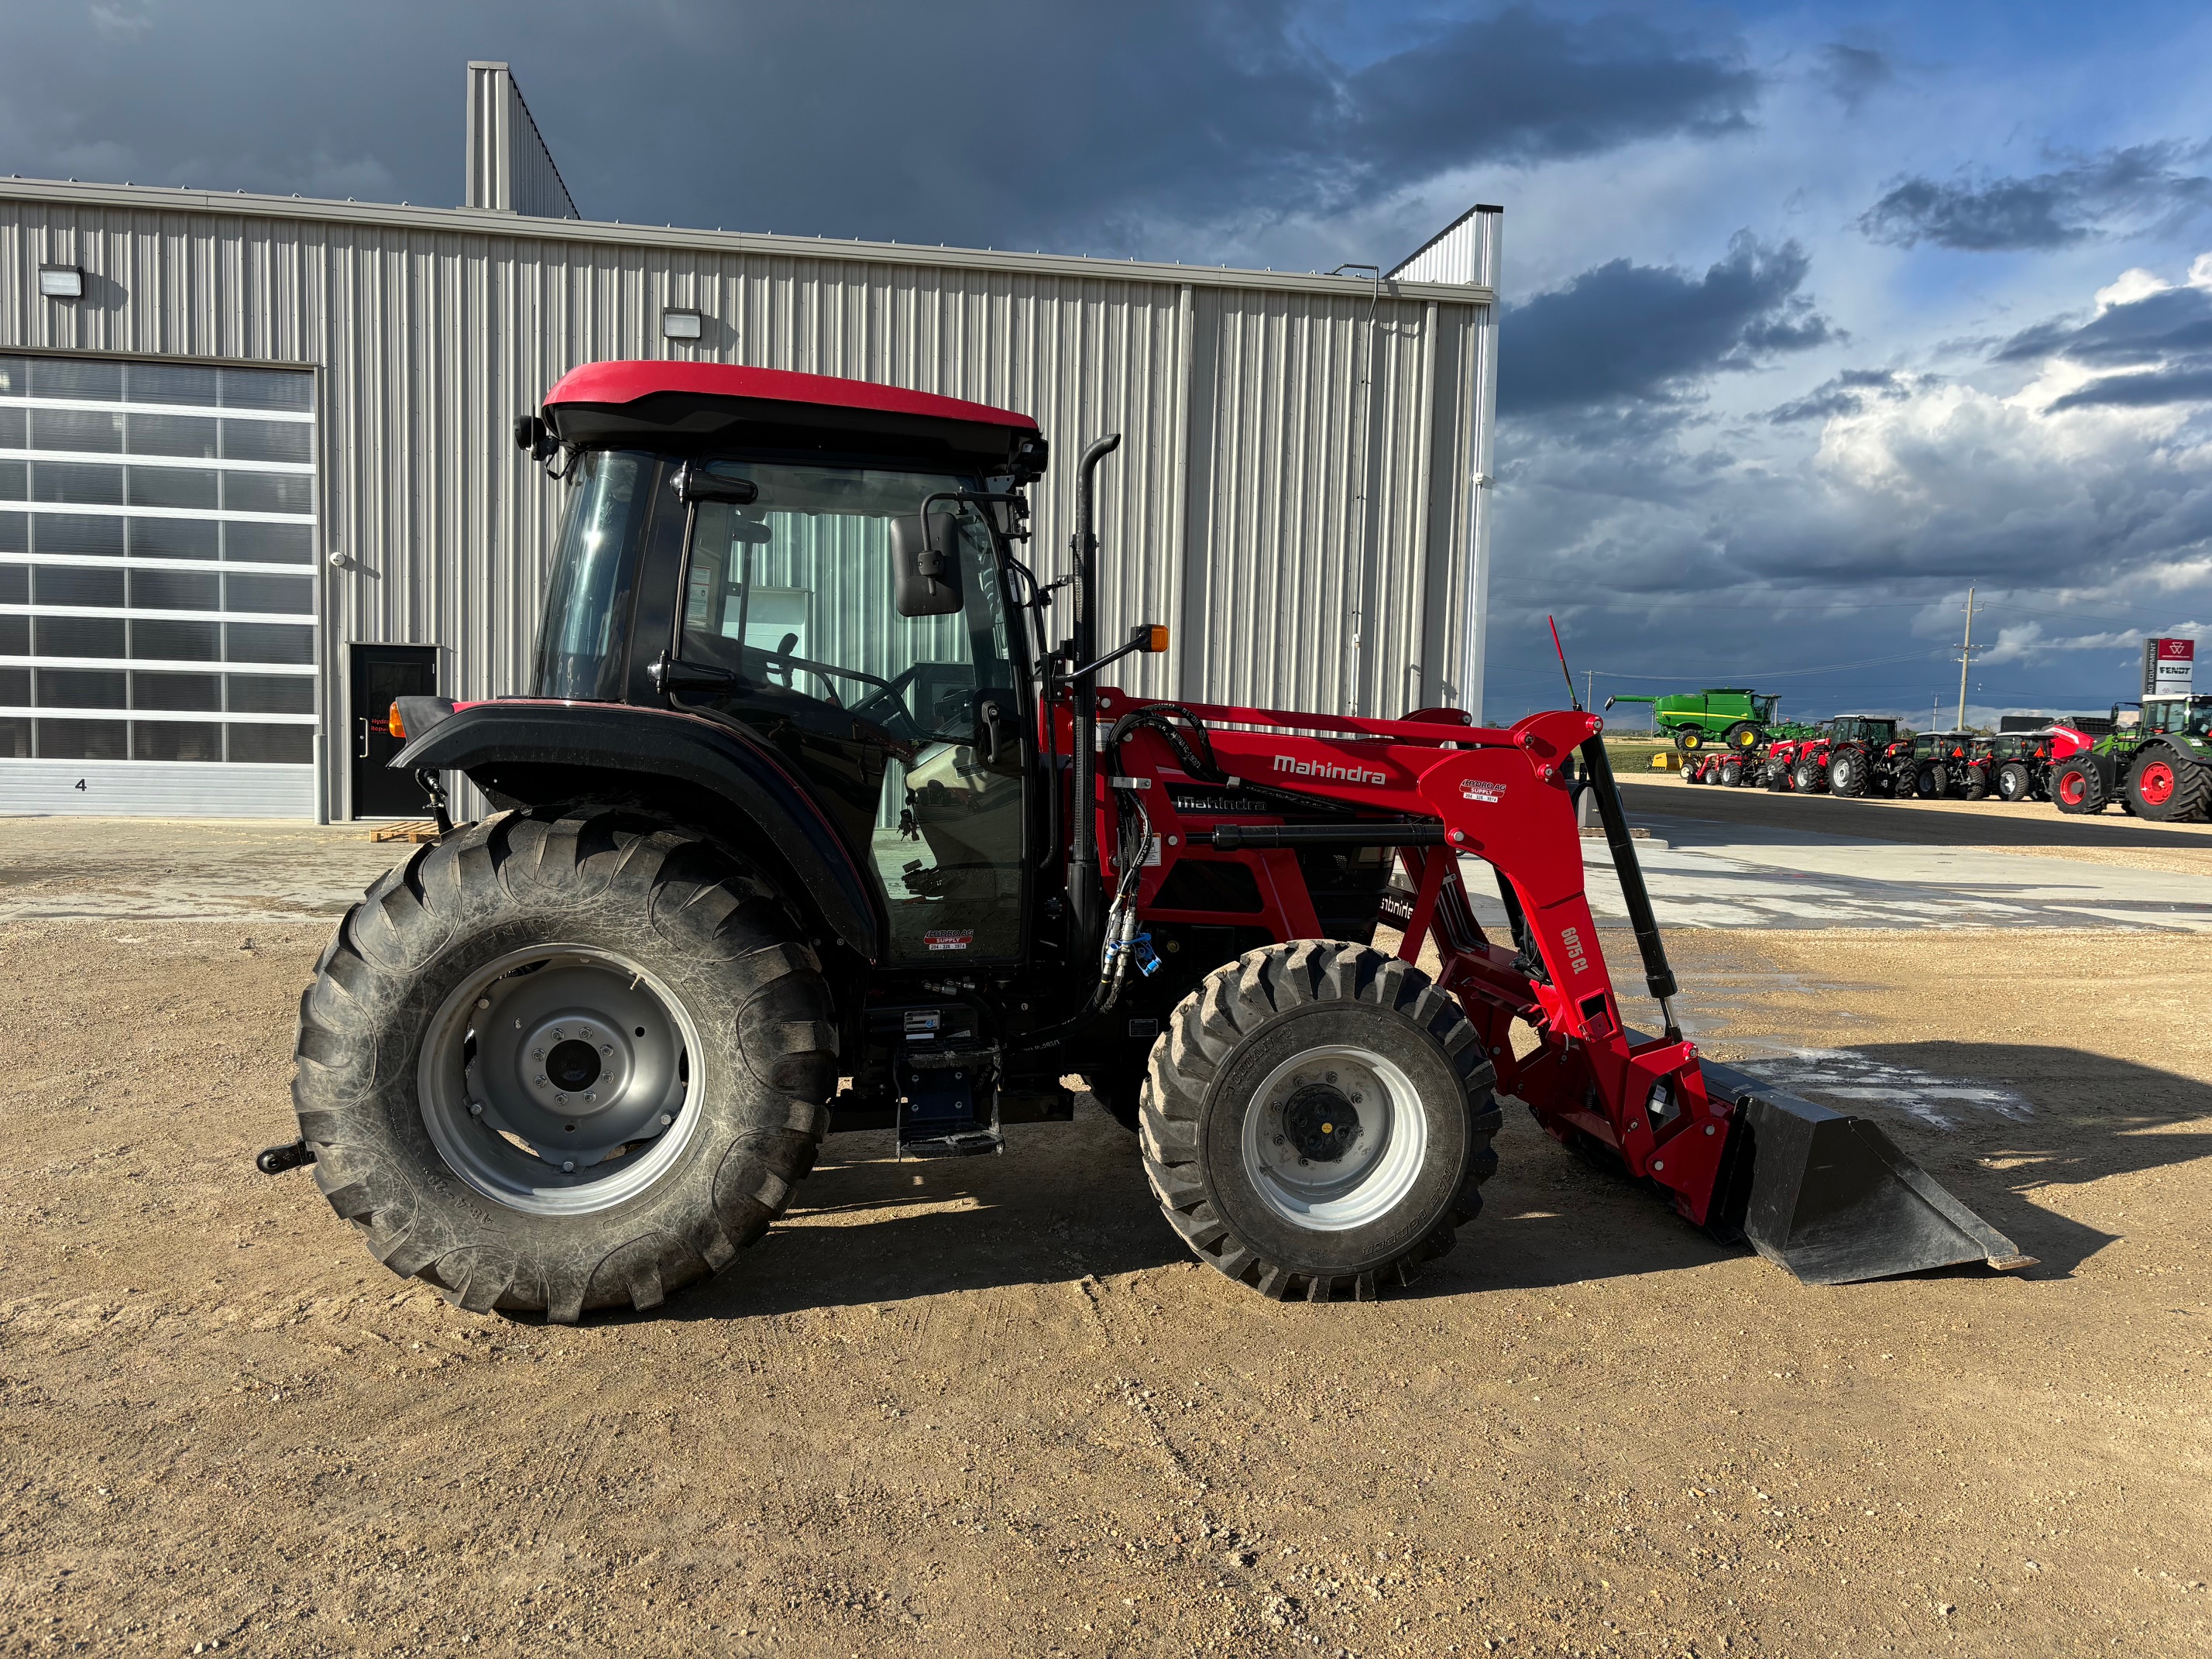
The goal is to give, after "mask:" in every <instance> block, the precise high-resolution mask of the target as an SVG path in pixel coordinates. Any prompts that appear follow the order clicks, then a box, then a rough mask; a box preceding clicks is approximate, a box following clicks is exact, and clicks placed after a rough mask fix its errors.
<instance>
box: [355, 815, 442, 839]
mask: <svg viewBox="0 0 2212 1659" xmlns="http://www.w3.org/2000/svg"><path fill="white" fill-rule="evenodd" d="M368 838H369V839H370V840H371V841H404V842H415V843H418V844H419V843H420V842H426V841H435V840H437V839H438V826H437V825H436V824H435V823H431V822H430V820H429V819H428V818H419V819H415V820H412V821H410V822H409V823H380V824H378V825H377V826H376V828H375V829H372V830H370V831H369V832H368Z"/></svg>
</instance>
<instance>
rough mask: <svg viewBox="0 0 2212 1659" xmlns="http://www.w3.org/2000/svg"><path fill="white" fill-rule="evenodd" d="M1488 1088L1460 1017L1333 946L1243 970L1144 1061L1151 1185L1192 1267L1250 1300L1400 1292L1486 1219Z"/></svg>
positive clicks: (1418, 975) (1389, 969) (1470, 1029)
mask: <svg viewBox="0 0 2212 1659" xmlns="http://www.w3.org/2000/svg"><path fill="white" fill-rule="evenodd" d="M1495 1078H1496V1073H1495V1072H1494V1071H1493V1070H1492V1066H1491V1065H1490V1062H1489V1060H1487V1059H1486V1057H1485V1056H1484V1054H1483V1052H1482V1044H1481V1042H1480V1039H1479V1038H1478V1037H1477V1036H1476V1035H1475V1030H1474V1025H1473V1024H1471V1023H1469V1021H1468V1018H1467V1015H1466V1014H1465V1012H1462V1009H1461V1008H1460V1006H1459V1005H1458V1003H1456V1002H1455V1001H1454V1000H1452V999H1451V998H1449V997H1448V996H1446V995H1444V994H1443V993H1442V992H1441V991H1438V990H1437V988H1436V987H1435V986H1434V985H1433V984H1431V982H1430V981H1429V977H1428V975H1425V974H1424V973H1422V972H1420V971H1419V969H1415V968H1413V967H1409V966H1408V965H1407V963H1404V962H1402V961H1401V960H1400V959H1399V958H1397V957H1389V956H1385V955H1383V953H1382V952H1381V951H1373V950H1368V949H1365V948H1364V947H1362V946H1359V945H1346V944H1342V943H1340V942H1338V941H1335V940H1333V939H1300V940H1297V941H1294V942H1292V943H1291V944H1288V945H1269V946H1267V947H1266V948H1264V949H1261V950H1257V951H1249V952H1247V953H1246V954H1245V955H1244V956H1243V957H1239V958H1238V959H1237V961H1235V962H1232V963H1229V964H1227V965H1226V966H1225V967H1222V968H1218V969H1215V970H1214V971H1213V972H1212V974H1209V975H1207V976H1206V980H1205V981H1204V982H1203V983H1202V984H1200V987H1199V988H1198V989H1197V990H1195V991H1194V992H1193V993H1192V994H1190V995H1189V996H1188V997H1186V998H1185V999H1184V1000H1183V1001H1182V1005H1181V1006H1179V1007H1177V1008H1176V1012H1175V1017H1174V1018H1173V1019H1172V1020H1171V1021H1170V1023H1169V1026H1168V1030H1166V1031H1165V1032H1164V1034H1163V1035H1162V1036H1161V1037H1160V1038H1159V1040H1158V1042H1156V1043H1155V1044H1154V1045H1153V1047H1152V1065H1151V1068H1150V1070H1149V1072H1148V1073H1147V1075H1146V1080H1145V1091H1144V1098H1143V1107H1142V1113H1143V1124H1142V1128H1141V1131H1140V1134H1141V1139H1142V1144H1143V1147H1144V1155H1145V1175H1146V1179H1147V1180H1148V1181H1149V1182H1151V1183H1152V1193H1153V1195H1154V1196H1155V1197H1157V1198H1158V1200H1159V1202H1160V1206H1161V1208H1162V1209H1163V1210H1164V1211H1165V1212H1166V1214H1167V1218H1168V1222H1169V1224H1170V1225H1171V1226H1173V1227H1174V1228H1175V1230H1176V1231H1177V1232H1178V1233H1180V1234H1182V1237H1183V1240H1184V1242H1185V1243H1188V1245H1189V1246H1190V1247H1191V1249H1193V1250H1194V1252H1195V1253H1196V1254H1197V1255H1198V1257H1199V1259H1200V1261H1204V1262H1206V1264H1207V1265H1208V1266H1210V1267H1214V1268H1216V1269H1218V1271H1219V1272H1221V1273H1225V1274H1227V1275H1228V1276H1229V1277H1230V1278H1231V1279H1236V1280H1237V1281H1239V1282H1240V1283H1243V1284H1246V1285H1252V1286H1254V1287H1255V1289H1257V1290H1258V1291H1260V1292H1261V1294H1262V1295H1264V1296H1270V1297H1276V1298H1278V1299H1284V1298H1288V1297H1302V1298H1304V1300H1306V1301H1310V1302H1327V1301H1330V1300H1334V1299H1340V1298H1352V1299H1357V1300H1361V1301H1365V1300H1369V1299H1371V1298H1372V1297H1374V1296H1375V1295H1376V1291H1377V1290H1378V1288H1380V1287H1381V1286H1383V1285H1394V1284H1395V1285H1404V1284H1411V1283H1412V1282H1413V1279H1414V1278H1415V1277H1416V1276H1417V1275H1418V1273H1419V1271H1420V1268H1421V1266H1422V1264H1423V1263H1425V1262H1426V1261H1431V1260H1432V1259H1433V1258H1435V1257H1437V1256H1439V1255H1443V1253H1444V1252H1445V1251H1446V1250H1449V1249H1450V1248H1451V1247H1452V1243H1453V1241H1454V1231H1453V1230H1454V1229H1455V1227H1458V1226H1461V1225H1464V1224H1466V1223H1468V1222H1470V1221H1472V1220H1474V1218H1475V1216H1476V1215H1477V1214H1478V1213H1479V1212H1480V1210H1481V1208H1482V1195H1481V1192H1480V1188H1481V1186H1482V1183H1483V1182H1486V1181H1487V1180H1488V1179H1489V1178H1490V1176H1491V1175H1492V1172H1493V1171H1494V1170H1496V1169H1497V1167H1498V1155H1497V1153H1496V1152H1493V1151H1492V1147H1491V1138H1492V1135H1494V1134H1495V1133H1497V1130H1498V1122H1499V1114H1498V1106H1497V1103H1496V1102H1495V1101H1494V1100H1493V1098H1492V1094H1491V1085H1492V1082H1493V1081H1494V1080H1495Z"/></svg>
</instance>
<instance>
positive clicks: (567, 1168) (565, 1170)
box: [561, 1158, 576, 1175]
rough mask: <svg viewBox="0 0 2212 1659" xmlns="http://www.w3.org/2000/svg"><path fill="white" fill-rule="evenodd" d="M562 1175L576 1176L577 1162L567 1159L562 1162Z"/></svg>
mask: <svg viewBox="0 0 2212 1659" xmlns="http://www.w3.org/2000/svg"><path fill="white" fill-rule="evenodd" d="M561 1173H562V1175H574V1174H575V1173H576V1160H575V1159H574V1158H567V1159H564V1160H563V1161H562V1164H561Z"/></svg>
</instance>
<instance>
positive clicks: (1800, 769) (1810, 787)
mask: <svg viewBox="0 0 2212 1659" xmlns="http://www.w3.org/2000/svg"><path fill="white" fill-rule="evenodd" d="M1822 771H1823V769H1822V768H1821V765H1820V762H1818V761H1812V760H1802V761H1799V762H1798V763H1797V764H1796V768H1795V769H1793V770H1792V771H1791V772H1790V787H1792V788H1794V789H1796V791H1797V793H1799V794H1801V795H1810V794H1815V793H1819V791H1820V780H1821V776H1822Z"/></svg>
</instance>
